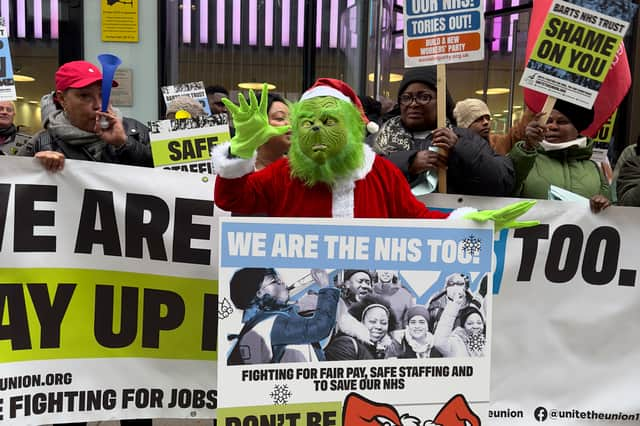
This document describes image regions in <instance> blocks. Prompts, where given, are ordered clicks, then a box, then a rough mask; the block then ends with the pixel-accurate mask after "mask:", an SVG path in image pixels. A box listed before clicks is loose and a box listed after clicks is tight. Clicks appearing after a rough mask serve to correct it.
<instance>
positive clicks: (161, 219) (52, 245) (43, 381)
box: [0, 157, 218, 426]
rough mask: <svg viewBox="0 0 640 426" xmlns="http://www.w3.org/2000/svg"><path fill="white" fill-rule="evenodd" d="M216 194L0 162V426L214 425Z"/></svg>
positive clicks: (104, 170) (96, 172)
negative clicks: (134, 421) (166, 420)
mask: <svg viewBox="0 0 640 426" xmlns="http://www.w3.org/2000/svg"><path fill="white" fill-rule="evenodd" d="M123 174H126V179H123ZM212 193H213V181H212V180H211V179H206V180H205V179H202V178H201V176H198V175H195V174H183V173H174V172H167V171H163V170H154V169H145V168H138V167H124V166H118V165H112V164H101V163H94V162H88V161H86V162H85V161H71V160H69V161H67V162H66V164H65V168H64V170H63V171H61V172H58V173H54V174H52V173H49V172H47V171H45V170H44V168H43V167H42V166H41V165H40V163H39V161H38V160H36V159H29V158H16V157H11V158H0V243H1V245H0V253H1V255H0V277H1V279H0V319H2V321H0V353H1V354H2V356H0V423H1V424H2V425H7V426H9V425H20V426H23V425H38V424H47V423H60V422H75V421H84V420H109V419H126V418H145V417H146V418H149V417H151V418H163V417H171V418H211V417H213V416H214V415H215V408H216V405H217V391H216V386H215V384H216V355H217V352H216V349H217V348H216V344H217V334H216V333H217V326H216V318H217V303H218V298H217V294H216V293H217V288H216V286H217V281H216V278H217V277H216V268H215V266H214V265H215V264H214V263H213V260H214V258H217V256H216V255H215V247H216V244H215V240H216V226H215V220H216V219H215V218H214V208H213V203H212V201H211V194H212Z"/></svg>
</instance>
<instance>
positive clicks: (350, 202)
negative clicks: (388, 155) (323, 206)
mask: <svg viewBox="0 0 640 426" xmlns="http://www.w3.org/2000/svg"><path fill="white" fill-rule="evenodd" d="M362 150H363V151H364V164H363V165H362V167H360V168H359V169H357V170H355V171H354V172H353V173H352V174H351V176H348V177H346V178H344V179H341V180H339V181H337V182H336V183H334V184H333V187H332V191H331V196H332V204H331V215H332V217H353V209H354V208H355V202H354V198H353V197H354V192H353V191H354V189H355V187H356V181H358V180H360V179H364V178H365V177H366V176H367V175H368V174H369V172H370V171H371V169H372V168H373V162H374V161H375V159H376V153H375V152H373V150H372V149H371V147H370V146H369V145H366V144H362Z"/></svg>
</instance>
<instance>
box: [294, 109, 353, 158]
mask: <svg viewBox="0 0 640 426" xmlns="http://www.w3.org/2000/svg"><path fill="white" fill-rule="evenodd" d="M303 107H304V108H303V109H301V111H300V115H299V116H298V123H299V127H298V143H299V144H300V150H301V151H302V152H303V153H304V154H305V155H306V156H307V157H309V158H310V159H312V160H313V161H315V162H316V163H318V164H324V163H325V162H326V161H327V160H328V159H329V158H331V157H334V156H336V155H337V154H338V153H339V152H340V151H342V149H343V148H344V146H345V145H346V144H347V138H346V134H347V131H346V129H345V123H344V122H343V120H342V118H341V117H340V108H339V106H338V100H337V99H335V98H330V97H321V98H313V99H310V100H309V101H306V102H305V105H304V106H303Z"/></svg>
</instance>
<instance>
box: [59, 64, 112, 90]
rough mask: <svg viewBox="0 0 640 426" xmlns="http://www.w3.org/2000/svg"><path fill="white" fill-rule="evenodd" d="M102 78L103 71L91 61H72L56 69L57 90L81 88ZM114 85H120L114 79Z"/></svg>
mask: <svg viewBox="0 0 640 426" xmlns="http://www.w3.org/2000/svg"><path fill="white" fill-rule="evenodd" d="M101 80H102V73H101V72H100V70H99V69H98V67H96V66H95V65H93V64H92V63H91V62H87V61H72V62H67V63H66V64H64V65H62V66H61V67H60V68H58V71H56V90H60V91H61V92H62V91H64V90H67V89H69V88H73V89H79V88H81V87H86V86H89V85H90V84H93V83H95V82H96V81H101ZM111 85H112V87H118V82H117V81H115V80H113V83H112V84H111Z"/></svg>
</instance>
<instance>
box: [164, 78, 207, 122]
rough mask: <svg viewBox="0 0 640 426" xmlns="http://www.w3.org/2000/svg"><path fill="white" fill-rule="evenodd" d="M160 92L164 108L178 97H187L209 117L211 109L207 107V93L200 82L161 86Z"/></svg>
mask: <svg viewBox="0 0 640 426" xmlns="http://www.w3.org/2000/svg"><path fill="white" fill-rule="evenodd" d="M160 91H161V92H162V98H163V99H164V103H165V105H166V106H169V103H170V102H171V101H172V100H174V99H175V98H177V97H178V96H187V97H189V98H193V99H195V100H197V101H198V102H199V103H200V105H202V108H203V109H204V111H205V112H206V113H207V115H211V107H210V106H209V100H208V99H207V92H206V91H205V88H204V83H203V82H202V81H192V82H189V83H180V84H173V85H171V86H162V87H161V88H160Z"/></svg>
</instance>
